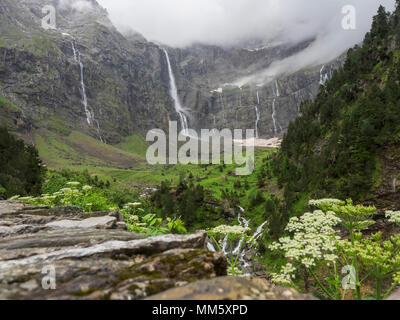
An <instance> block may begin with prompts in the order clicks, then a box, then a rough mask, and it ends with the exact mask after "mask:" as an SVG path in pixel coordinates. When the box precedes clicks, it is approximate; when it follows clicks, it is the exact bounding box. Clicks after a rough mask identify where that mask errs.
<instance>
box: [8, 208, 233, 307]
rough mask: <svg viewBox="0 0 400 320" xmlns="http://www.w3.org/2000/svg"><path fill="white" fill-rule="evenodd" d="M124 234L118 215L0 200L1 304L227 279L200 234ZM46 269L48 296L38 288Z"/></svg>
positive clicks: (138, 292) (141, 294)
mask: <svg viewBox="0 0 400 320" xmlns="http://www.w3.org/2000/svg"><path fill="white" fill-rule="evenodd" d="M124 229H126V226H125V223H124V222H123V217H122V215H121V214H119V213H118V212H96V213H90V214H88V213H83V212H82V211H81V210H79V209H78V208H71V207H66V208H46V207H35V206H30V205H24V204H22V203H18V202H14V201H0V279H1V280H0V299H142V298H145V297H147V296H149V295H152V294H157V293H159V292H162V291H164V290H167V289H170V288H174V287H177V286H182V285H186V284H188V283H190V282H193V281H194V280H197V279H210V278H213V277H218V276H223V275H226V269H227V264H226V259H225V257H224V256H223V255H221V254H218V253H213V252H209V251H206V250H205V249H204V245H205V234H204V233H198V234H192V235H187V236H179V235H165V236H158V237H150V238H143V237H142V236H140V235H138V234H135V233H132V232H127V231H125V230H124ZM46 270H53V271H54V281H55V282H54V283H55V289H54V290H52V289H50V290H45V289H44V287H43V283H44V282H43V281H47V280H46V279H47V278H46ZM45 288H46V287H45Z"/></svg>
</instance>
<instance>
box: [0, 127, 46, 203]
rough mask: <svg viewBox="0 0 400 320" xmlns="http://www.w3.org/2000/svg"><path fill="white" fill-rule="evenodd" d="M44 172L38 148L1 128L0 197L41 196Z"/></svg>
mask: <svg viewBox="0 0 400 320" xmlns="http://www.w3.org/2000/svg"><path fill="white" fill-rule="evenodd" d="M44 172H45V168H44V167H43V166H42V162H41V160H40V159H39V156H38V151H37V150H36V148H35V147H33V146H29V145H25V143H24V142H23V141H22V140H18V139H16V138H14V137H13V136H12V135H10V134H9V133H8V131H7V130H6V129H5V128H0V197H4V198H7V197H10V196H13V195H15V194H20V195H27V194H33V195H37V194H39V193H40V189H41V186H42V183H43V173H44Z"/></svg>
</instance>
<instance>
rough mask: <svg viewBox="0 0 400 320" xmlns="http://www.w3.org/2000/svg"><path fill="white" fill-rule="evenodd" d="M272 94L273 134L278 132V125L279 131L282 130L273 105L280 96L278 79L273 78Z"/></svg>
mask: <svg viewBox="0 0 400 320" xmlns="http://www.w3.org/2000/svg"><path fill="white" fill-rule="evenodd" d="M274 95H275V98H274V100H273V101H272V121H273V123H274V133H275V135H277V134H278V126H279V128H280V132H282V131H283V130H282V127H281V125H280V124H279V123H278V121H277V119H276V107H275V103H276V98H279V97H280V92H279V86H278V81H276V80H275V91H274Z"/></svg>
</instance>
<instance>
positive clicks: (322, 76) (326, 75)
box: [319, 65, 331, 86]
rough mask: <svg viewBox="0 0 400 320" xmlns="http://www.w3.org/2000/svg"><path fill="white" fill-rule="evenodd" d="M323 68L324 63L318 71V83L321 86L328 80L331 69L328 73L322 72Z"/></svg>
mask: <svg viewBox="0 0 400 320" xmlns="http://www.w3.org/2000/svg"><path fill="white" fill-rule="evenodd" d="M324 70H325V65H323V66H322V68H321V70H320V71H319V84H320V85H322V86H323V85H324V84H325V83H326V82H327V81H328V80H329V78H330V73H331V71H329V72H328V73H323V72H324Z"/></svg>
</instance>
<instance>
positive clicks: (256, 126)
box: [254, 91, 261, 139]
mask: <svg viewBox="0 0 400 320" xmlns="http://www.w3.org/2000/svg"><path fill="white" fill-rule="evenodd" d="M259 105H260V96H259V94H258V91H257V105H256V106H254V109H255V111H256V124H255V129H256V139H258V138H259V134H258V123H259V122H260V119H261V114H260V111H259V110H258V106H259Z"/></svg>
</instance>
